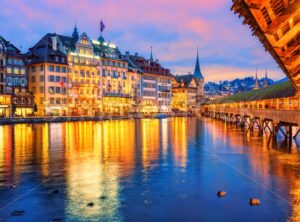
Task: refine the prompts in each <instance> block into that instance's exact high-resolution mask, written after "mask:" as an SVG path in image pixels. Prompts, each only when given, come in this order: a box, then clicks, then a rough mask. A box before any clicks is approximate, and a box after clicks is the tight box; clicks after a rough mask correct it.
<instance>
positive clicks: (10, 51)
mask: <svg viewBox="0 0 300 222" xmlns="http://www.w3.org/2000/svg"><path fill="white" fill-rule="evenodd" d="M0 44H1V45H2V46H3V48H4V50H5V53H8V54H20V53H21V51H20V50H19V49H18V48H17V47H16V46H14V45H13V44H11V43H10V42H9V41H7V40H6V39H5V38H3V37H2V36H1V35H0Z"/></svg>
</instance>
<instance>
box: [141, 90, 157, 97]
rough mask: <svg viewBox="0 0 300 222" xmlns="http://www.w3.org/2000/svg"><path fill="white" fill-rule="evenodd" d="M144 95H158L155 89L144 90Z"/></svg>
mask: <svg viewBox="0 0 300 222" xmlns="http://www.w3.org/2000/svg"><path fill="white" fill-rule="evenodd" d="M143 95H144V96H149V97H156V92H155V91H143Z"/></svg>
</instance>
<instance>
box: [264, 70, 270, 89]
mask: <svg viewBox="0 0 300 222" xmlns="http://www.w3.org/2000/svg"><path fill="white" fill-rule="evenodd" d="M268 86H269V83H268V73H267V69H266V74H265V78H264V88H267V87H268Z"/></svg>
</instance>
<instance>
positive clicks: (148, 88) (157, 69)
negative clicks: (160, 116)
mask: <svg viewBox="0 0 300 222" xmlns="http://www.w3.org/2000/svg"><path fill="white" fill-rule="evenodd" d="M126 58H127V59H128V61H129V64H132V66H133V67H136V68H137V71H138V72H139V73H141V74H140V89H138V90H140V98H141V99H140V103H139V112H141V113H158V112H159V113H168V112H171V101H172V90H171V88H172V79H173V75H172V74H171V73H170V70H169V69H165V68H163V67H162V66H161V64H160V63H159V62H158V60H156V61H154V60H153V56H152V52H151V56H150V59H149V60H147V59H145V58H144V57H142V56H139V55H138V54H137V53H135V54H134V55H130V54H129V53H127V55H126Z"/></svg>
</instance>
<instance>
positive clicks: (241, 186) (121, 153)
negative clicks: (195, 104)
mask: <svg viewBox="0 0 300 222" xmlns="http://www.w3.org/2000/svg"><path fill="white" fill-rule="evenodd" d="M12 184H16V187H15V188H12V187H11V185H12ZM219 190H224V191H226V192H227V195H226V196H225V197H223V198H218V197H217V195H216V193H217V192H218V191H219ZM251 197H256V198H259V199H260V200H261V205H260V206H250V205H249V203H248V202H249V198H251ZM14 211H24V212H21V213H20V212H19V213H18V212H17V214H21V215H18V216H16V215H12V212H14ZM15 213H16V212H15ZM55 218H57V221H185V222H187V221H300V153H299V149H298V148H297V147H296V145H293V146H292V148H291V149H288V148H286V146H285V145H284V144H282V143H277V144H275V143H274V142H272V141H270V140H268V137H267V136H264V137H259V136H258V135H257V134H256V133H252V134H250V133H245V132H244V131H242V130H241V129H240V128H238V127H236V126H232V125H225V124H224V123H223V122H219V121H215V120H210V119H201V118H198V119H197V118H169V119H163V120H158V119H144V120H116V121H104V122H74V123H57V124H56V123H55V124H34V125H26V124H19V125H14V126H0V221H26V222H27V221H28V222H30V221H51V220H53V219H55ZM58 219H60V220H58Z"/></svg>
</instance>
